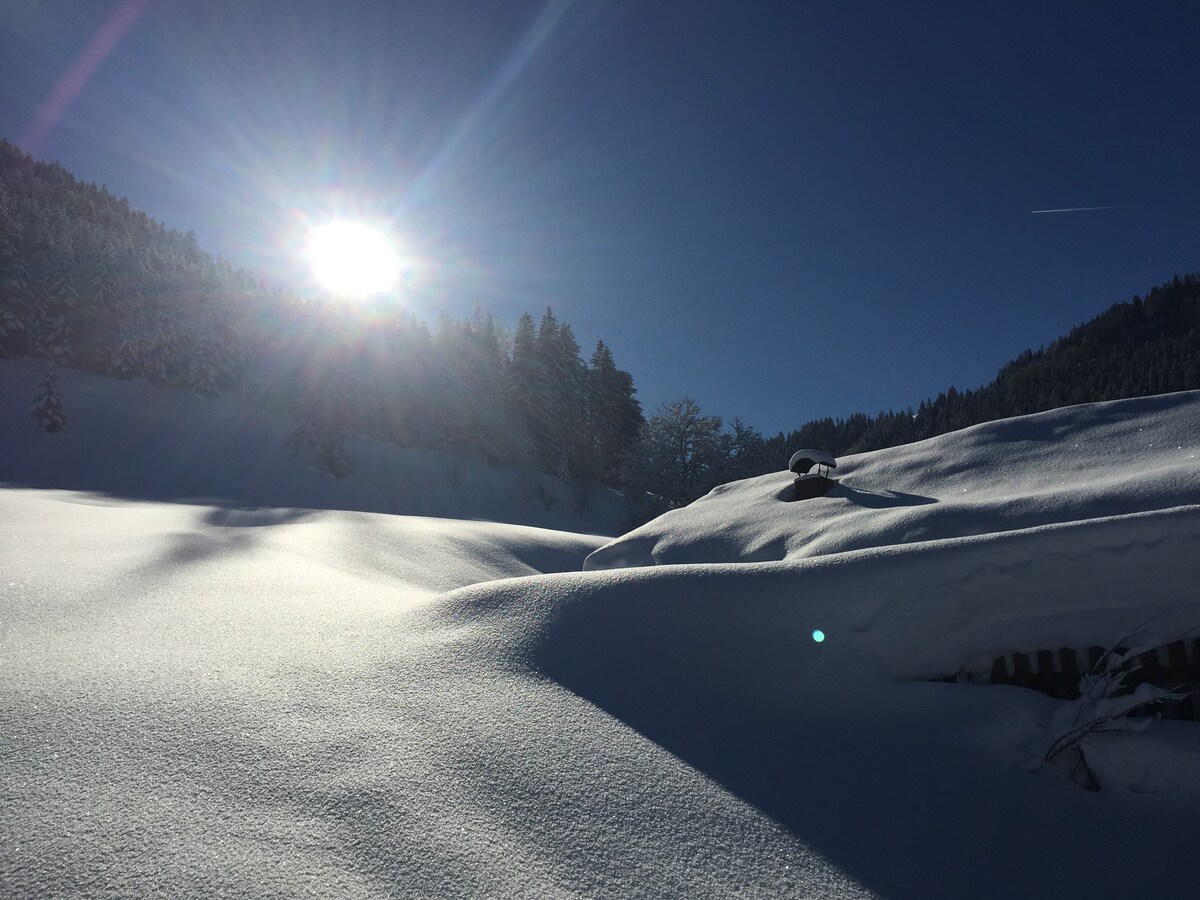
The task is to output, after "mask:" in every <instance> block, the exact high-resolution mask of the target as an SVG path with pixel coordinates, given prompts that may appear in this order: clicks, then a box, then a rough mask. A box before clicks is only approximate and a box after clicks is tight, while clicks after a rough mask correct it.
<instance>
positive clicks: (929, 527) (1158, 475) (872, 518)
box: [587, 391, 1200, 569]
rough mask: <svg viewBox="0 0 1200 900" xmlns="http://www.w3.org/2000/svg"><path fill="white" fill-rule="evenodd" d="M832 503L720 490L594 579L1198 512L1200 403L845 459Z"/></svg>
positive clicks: (1142, 403)
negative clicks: (618, 571) (627, 571)
mask: <svg viewBox="0 0 1200 900" xmlns="http://www.w3.org/2000/svg"><path fill="white" fill-rule="evenodd" d="M836 477H837V478H838V480H839V484H837V485H835V486H834V487H833V488H832V489H831V490H830V491H829V494H828V495H826V496H825V497H818V498H814V499H810V500H803V501H799V502H787V500H789V499H790V498H791V494H792V478H793V476H792V475H791V474H790V473H788V472H780V473H778V474H774V475H764V476H762V477H760V478H751V479H747V480H746V481H739V482H734V483H732V484H727V485H722V486H721V487H718V488H716V489H715V490H713V491H712V492H711V493H709V494H708V496H706V497H703V498H702V499H700V500H697V501H696V502H695V503H693V504H691V505H690V506H687V507H684V508H683V509H679V510H675V511H673V512H669V513H667V514H666V515H663V516H660V517H659V518H657V519H655V520H654V521H652V522H649V523H647V524H646V525H644V526H642V527H641V528H638V529H637V530H635V531H632V532H630V533H629V534H626V535H624V536H623V537H621V538H618V539H617V540H615V541H613V542H612V543H610V544H609V545H607V546H605V547H603V548H601V549H600V550H598V551H597V552H596V553H594V554H593V555H592V556H591V557H590V558H589V559H588V561H587V568H589V569H606V568H613V567H617V566H647V565H656V564H658V565H661V564H675V563H698V562H761V561H764V560H782V559H800V558H803V557H810V556H818V555H824V554H830V553H839V552H843V551H846V550H858V549H863V548H869V547H884V546H891V545H896V544H909V543H913V542H918V541H932V540H943V539H946V538H958V537H964V536H968V535H985V534H996V533H999V532H1006V531H1015V530H1017V529H1028V528H1033V527H1036V526H1042V525H1048V524H1061V523H1064V522H1082V521H1085V520H1090V519H1100V518H1105V517H1111V516H1119V515H1126V514H1129V513H1142V512H1153V511H1157V510H1168V509H1172V508H1174V507H1179V506H1189V505H1194V504H1198V503H1200V392H1197V391H1188V392H1183V393H1179V394H1169V395H1165V396H1158V397H1144V398H1140V399H1134V400H1120V401H1114V402H1111V403H1095V404H1087V405H1083V406H1075V407H1068V408H1064V409H1058V410H1053V411H1051V412H1046V413H1041V414H1039V415H1033V416H1024V417H1021V418H1016V419H1005V420H1002V421H998V422H989V423H986V424H983V425H977V426H975V427H973V428H967V429H964V430H962V431H957V432H953V433H951V434H946V435H942V436H940V437H935V438H931V439H930V440H927V441H921V442H920V443H916V444H909V445H907V446H903V447H895V448H892V449H888V450H879V451H876V452H874V453H863V454H859V455H857V456H848V457H843V458H842V459H840V460H838V468H837V470H836Z"/></svg>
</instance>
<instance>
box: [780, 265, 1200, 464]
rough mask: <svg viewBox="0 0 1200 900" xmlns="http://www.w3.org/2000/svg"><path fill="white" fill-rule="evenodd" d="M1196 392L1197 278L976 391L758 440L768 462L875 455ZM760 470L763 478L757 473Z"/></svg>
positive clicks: (1060, 342)
mask: <svg viewBox="0 0 1200 900" xmlns="http://www.w3.org/2000/svg"><path fill="white" fill-rule="evenodd" d="M1198 388H1200V276H1197V275H1196V274H1191V275H1186V276H1184V277H1182V278H1181V277H1178V276H1176V277H1175V278H1173V279H1172V280H1171V281H1169V282H1168V283H1166V284H1163V285H1160V286H1158V287H1155V288H1153V289H1152V290H1151V291H1150V292H1149V294H1147V295H1146V297H1145V298H1144V299H1143V298H1141V297H1134V298H1133V299H1132V300H1130V301H1129V302H1126V303H1117V304H1115V305H1114V306H1112V307H1111V308H1109V309H1108V310H1107V311H1106V312H1104V313H1102V314H1101V315H1099V316H1097V317H1096V318H1094V319H1092V320H1091V321H1090V322H1087V323H1085V324H1083V325H1080V326H1078V327H1077V328H1074V329H1072V331H1071V332H1070V334H1068V335H1066V336H1065V337H1060V338H1058V339H1057V340H1055V341H1054V342H1052V343H1051V344H1050V345H1049V346H1048V347H1046V348H1044V349H1041V350H1037V351H1032V350H1026V351H1025V352H1024V353H1022V354H1021V355H1020V356H1018V357H1017V358H1016V359H1014V360H1013V361H1012V362H1010V363H1008V364H1007V365H1005V366H1004V367H1003V368H1002V369H1001V370H1000V372H999V373H998V374H997V375H996V379H995V380H994V381H992V382H991V383H990V384H987V385H984V386H983V387H981V388H979V389H978V390H971V391H958V390H956V389H955V388H953V387H951V388H949V389H948V390H947V391H946V392H945V393H942V394H939V395H938V396H937V397H936V398H935V399H933V400H926V401H923V402H922V403H921V404H920V406H918V407H917V408H916V409H913V408H911V407H909V408H908V409H905V410H902V411H900V412H891V411H889V412H884V413H879V414H878V415H876V416H868V415H865V414H862V413H857V414H855V415H852V416H849V417H848V418H845V419H834V418H826V419H820V420H817V421H812V422H808V423H807V424H805V425H803V426H801V427H800V428H799V429H797V430H796V431H792V432H790V433H788V434H787V435H784V434H783V433H780V434H778V435H776V436H775V437H773V438H771V439H770V440H768V441H767V447H768V458H769V459H770V460H771V461H772V462H778V461H779V460H783V459H786V458H787V456H788V455H790V454H791V453H792V452H794V451H795V450H798V449H800V448H802V447H815V448H820V449H823V450H827V451H829V452H831V453H835V454H836V453H859V452H862V451H865V450H879V449H881V448H883V447H894V446H897V445H899V444H906V443H909V442H911V441H919V440H924V439H925V438H929V437H933V436H934V435H938V434H945V433H946V432H950V431H955V430H957V429H959V428H966V427H967V426H969V425H977V424H979V423H980V422H990V421H993V420H995V419H1004V418H1009V417H1011V416H1024V415H1028V414H1030V413H1035V412H1042V411H1044V410H1048V409H1055V408H1057V407H1060V406H1070V405H1072V404H1075V403H1092V402H1096V401H1100V400H1122V399H1126V398H1129V397H1141V396H1145V395H1148V394H1165V393H1170V392H1172V391H1186V390H1195V389H1198ZM764 471H770V469H766V470H764Z"/></svg>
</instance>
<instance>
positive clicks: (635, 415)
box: [0, 140, 1200, 524]
mask: <svg viewBox="0 0 1200 900" xmlns="http://www.w3.org/2000/svg"><path fill="white" fill-rule="evenodd" d="M2 357H9V358H18V357H35V358H40V359H42V360H44V361H45V363H46V369H45V373H44V376H43V378H42V380H41V383H40V384H39V386H38V388H37V392H36V394H35V396H34V397H33V398H32V405H31V416H32V417H33V418H34V420H35V421H37V422H38V424H40V425H41V426H42V427H44V428H45V429H46V430H47V431H58V430H61V429H62V428H65V427H66V426H67V423H68V417H69V398H64V397H63V396H62V393H61V390H60V388H59V384H58V372H59V370H60V369H61V368H62V367H63V366H68V365H69V366H73V367H77V368H80V369H85V370H88V371H93V372H98V373H101V374H104V375H109V376H113V377H118V378H139V377H140V378H145V379H146V380H148V381H150V382H151V383H153V384H155V385H158V386H161V387H166V388H176V389H183V390H189V391H192V392H195V393H198V394H204V395H209V396H216V395H218V394H222V393H227V392H231V391H237V392H240V393H242V394H245V395H247V396H249V397H251V398H253V399H254V400H255V401H256V402H259V403H262V404H264V405H267V406H269V407H272V408H275V409H279V410H282V411H284V412H286V413H288V414H290V415H291V416H292V417H293V418H294V420H295V429H294V431H293V433H292V435H291V437H290V439H289V447H290V449H291V452H292V453H293V454H294V455H296V456H299V457H303V458H305V459H307V460H311V461H312V462H314V463H315V464H317V465H319V466H321V467H322V468H324V469H326V470H328V471H329V472H331V473H333V474H334V475H337V476H346V475H349V474H350V473H351V472H353V470H354V460H353V458H352V456H351V455H350V453H349V452H348V451H347V448H346V437H347V436H348V435H351V434H355V433H357V434H363V435H367V436H370V437H374V438H377V439H380V440H385V441H390V442H394V443H396V444H398V445H400V446H420V447H430V448H434V449H438V450H442V451H445V452H448V453H452V454H456V455H469V456H473V457H476V458H479V459H482V460H485V461H486V462H488V463H490V464H492V465H497V466H498V465H532V466H535V467H537V468H538V469H540V470H541V471H543V472H546V473H550V474H552V475H555V476H557V477H559V478H560V479H562V480H563V481H564V482H569V483H572V484H574V485H576V487H577V489H578V491H579V493H578V497H579V498H580V502H581V503H582V502H583V500H584V499H585V498H586V490H587V486H588V485H589V484H594V483H600V484H604V485H608V486H611V487H614V488H617V489H619V490H621V491H622V492H623V493H624V495H625V496H626V498H627V499H628V501H629V505H630V515H631V524H633V523H637V522H640V521H645V520H646V519H648V518H650V517H652V516H654V515H657V514H659V513H660V512H663V511H665V510H668V509H671V508H674V507H677V506H681V505H685V504H687V503H690V502H691V501H692V500H695V499H696V498H698V497H701V496H703V495H704V494H706V493H707V492H708V491H709V490H711V489H712V488H713V487H715V486H716V485H719V484H722V483H724V482H728V481H732V480H736V479H739V478H747V477H751V476H754V475H760V474H764V473H767V472H773V471H779V470H780V469H782V468H783V466H784V464H785V461H786V460H787V459H788V457H789V456H790V455H791V454H792V453H793V452H794V451H795V450H797V449H801V448H803V447H813V448H818V449H822V450H825V451H827V452H830V453H833V454H836V455H846V454H850V453H858V452H863V451H867V450H876V449H882V448H885V447H891V446H896V445H899V444H904V443H909V442H912V441H918V440H923V439H925V438H929V437H933V436H935V435H938V434H943V433H945V432H948V431H953V430H956V429H959V428H964V427H967V426H969V425H975V424H978V423H980V422H986V421H992V420H994V419H1000V418H1006V417H1009V416H1019V415H1026V414H1029V413H1034V412H1040V411H1042V410H1046V409H1052V408H1055V407H1058V406H1063V405H1067V404H1073V403H1086V402H1093V401H1098V400H1113V399H1119V398H1124V397H1133V396H1139V395H1144V394H1153V393H1163V392H1169V391H1177V390H1191V389H1198V388H1200V278H1198V276H1197V275H1194V274H1192V275H1186V276H1184V277H1176V278H1174V279H1173V280H1171V281H1170V282H1168V283H1166V284H1163V285H1160V286H1158V287H1155V288H1154V289H1152V290H1151V291H1150V292H1149V293H1148V294H1147V295H1146V297H1145V298H1144V299H1143V298H1141V297H1134V298H1133V299H1132V300H1131V301H1129V302H1126V303H1118V304H1116V305H1114V306H1113V307H1111V308H1110V309H1109V310H1107V311H1106V312H1104V313H1102V314H1101V315H1099V316H1097V317H1096V318H1095V319H1093V320H1091V321H1090V322H1087V323H1084V324H1083V325H1080V326H1079V327H1077V328H1075V329H1073V330H1072V331H1071V332H1070V333H1069V334H1068V335H1066V336H1064V337H1061V338H1059V339H1058V340H1056V341H1054V342H1052V343H1051V344H1050V345H1049V346H1048V347H1044V348H1042V349H1039V350H1037V351H1032V350H1027V351H1025V352H1024V353H1022V354H1021V355H1019V356H1018V357H1017V358H1016V359H1014V360H1013V361H1012V362H1010V363H1008V364H1007V365H1005V366H1004V367H1003V368H1002V369H1001V370H1000V371H999V373H998V374H997V376H996V378H995V379H994V380H993V381H992V382H990V383H989V384H987V385H984V386H983V387H981V388H978V389H976V390H968V391H959V390H957V389H955V388H954V387H950V388H948V389H947V390H946V391H945V392H943V393H941V394H939V395H938V396H937V397H935V398H932V399H928V400H924V401H922V402H920V403H919V405H918V406H917V407H916V408H915V409H914V408H912V407H907V408H905V409H903V410H900V411H895V410H889V411H886V412H880V413H878V414H876V415H873V416H871V415H867V414H865V413H855V414H853V415H850V416H848V417H845V418H833V417H826V418H823V419H817V420H813V421H810V422H807V423H805V424H804V425H802V426H800V427H799V428H797V429H795V430H794V431H791V432H788V433H786V434H785V433H783V432H779V433H777V434H776V435H774V436H772V437H769V438H768V437H764V436H763V435H762V434H761V433H759V432H758V431H757V430H756V429H754V428H753V427H751V426H750V425H748V424H746V423H744V422H742V421H741V420H740V419H734V420H733V421H732V423H730V424H729V425H726V424H725V423H724V422H723V420H722V419H721V418H720V417H718V416H712V415H706V414H705V413H704V412H703V411H702V410H701V409H700V407H699V405H698V404H697V403H696V402H695V401H694V400H693V399H692V398H690V397H684V398H681V399H679V400H676V401H673V402H669V403H664V404H662V405H661V406H659V407H658V408H657V409H656V410H655V411H654V412H653V413H652V414H651V415H650V417H649V418H648V419H647V418H645V417H644V416H643V412H642V407H641V404H640V402H639V401H638V400H637V388H636V386H635V384H634V380H633V376H632V375H630V373H629V372H627V371H624V370H622V369H620V368H619V367H618V366H617V363H616V360H615V359H614V357H613V353H612V351H611V349H610V348H609V347H608V346H607V345H606V344H605V343H604V342H603V341H597V343H596V345H595V348H594V349H593V351H592V352H591V354H590V355H589V356H587V357H586V359H585V357H584V355H583V351H582V349H581V348H580V346H579V343H578V341H577V339H576V338H575V335H574V332H573V330H572V328H571V326H570V325H569V324H568V323H566V322H564V321H561V320H560V319H559V318H558V317H557V316H556V315H555V313H554V311H553V309H550V308H547V309H546V310H545V312H544V313H542V315H541V316H540V317H539V318H537V319H535V318H534V317H533V316H532V315H530V314H529V313H528V312H526V313H524V314H522V315H521V316H520V318H519V319H518V320H517V322H516V323H515V326H514V327H513V328H512V329H511V330H509V329H508V328H506V327H504V326H503V325H501V324H499V323H497V322H496V320H495V319H494V318H493V317H492V316H491V315H490V314H489V313H488V312H487V311H486V310H484V309H482V308H477V309H476V310H475V312H474V314H473V315H472V316H470V317H469V318H466V319H456V318H453V317H450V316H447V315H443V316H441V317H440V318H439V319H438V320H437V322H436V323H434V324H433V326H432V327H430V326H429V325H427V324H426V323H424V322H421V321H419V320H417V319H416V318H415V317H413V316H411V315H410V314H408V313H406V312H405V311H404V310H403V309H402V308H401V307H400V306H399V305H398V304H396V303H394V302H389V301H388V300H387V299H386V298H385V299H383V300H380V301H378V302H377V303H375V304H374V305H369V306H364V307H354V308H351V307H347V306H345V305H336V306H335V305H332V304H330V303H328V302H326V301H324V300H323V299H322V298H320V297H318V296H311V295H300V294H297V293H293V292H288V291H284V290H281V289H279V288H277V287H273V286H270V285H267V284H265V283H264V282H262V281H261V280H260V279H258V278H256V277H255V276H254V275H252V274H251V273H249V272H246V271H244V270H242V269H237V268H234V267H233V266H231V265H229V264H228V263H227V262H225V261H224V260H221V259H219V258H217V257H214V256H213V255H211V254H209V253H206V252H205V251H203V250H202V249H201V248H200V246H199V244H198V242H197V240H196V236H195V235H194V234H193V233H191V232H188V233H186V234H183V233H180V232H178V231H175V230H172V229H169V228H167V227H166V226H165V225H162V224H161V223H158V222H155V221H154V220H152V219H151V218H150V217H148V216H147V215H146V214H145V213H142V212H139V211H137V210H133V209H131V208H130V206H129V203H128V201H127V200H125V199H124V198H120V197H116V196H114V195H113V194H112V193H110V192H109V191H108V190H107V189H105V188H103V187H97V186H96V185H95V184H86V183H84V182H82V181H79V180H78V179H76V178H75V177H74V176H73V175H71V173H69V172H68V171H67V170H66V169H64V168H63V167H62V166H60V165H58V164H57V163H43V162H39V161H35V160H33V159H32V158H31V157H29V156H28V155H27V154H25V153H24V152H22V151H21V150H20V149H18V148H17V147H15V146H14V145H12V144H11V143H9V142H8V141H4V140H0V358H2Z"/></svg>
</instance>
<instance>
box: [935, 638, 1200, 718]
mask: <svg viewBox="0 0 1200 900" xmlns="http://www.w3.org/2000/svg"><path fill="white" fill-rule="evenodd" d="M1105 649H1106V648H1104V647H1088V648H1086V649H1082V650H1081V649H1076V648H1074V647H1061V648H1059V649H1057V650H1037V651H1034V652H1032V653H1009V654H1006V655H1005V656H999V657H997V658H996V661H995V662H994V663H993V664H992V668H991V671H990V672H978V673H975V672H960V673H959V674H958V675H953V676H949V677H947V678H946V679H944V680H946V681H970V682H975V683H979V682H983V683H991V684H1013V685H1017V686H1019V687H1025V688H1032V689H1033V690H1035V691H1041V692H1042V693H1043V694H1048V695H1050V696H1051V697H1058V698H1060V699H1062V700H1074V699H1076V698H1077V697H1078V696H1079V678H1080V675H1081V674H1082V673H1083V672H1087V671H1090V670H1092V669H1093V668H1094V667H1095V666H1096V664H1097V663H1098V662H1099V661H1100V658H1101V657H1102V656H1103V655H1104V652H1105ZM1116 650H1117V651H1118V652H1123V648H1121V647H1117V648H1116ZM1135 660H1136V662H1137V664H1138V668H1137V669H1136V670H1135V671H1133V672H1131V673H1130V674H1129V676H1128V677H1127V679H1126V684H1127V685H1128V686H1129V688H1130V690H1132V689H1133V688H1135V687H1137V686H1138V685H1139V684H1143V683H1145V682H1149V683H1150V684H1154V685H1158V686H1160V687H1169V688H1182V689H1183V690H1185V691H1191V694H1190V695H1189V696H1187V697H1185V698H1184V699H1182V700H1179V701H1175V702H1164V703H1162V704H1160V705H1159V706H1158V707H1157V708H1156V709H1155V710H1154V713H1155V714H1156V715H1161V716H1162V718H1164V719H1188V720H1190V721H1194V722H1200V639H1194V640H1187V641H1173V642H1172V643H1170V644H1166V645H1165V646H1162V647H1159V648H1158V649H1156V650H1150V651H1148V652H1146V653H1142V654H1141V655H1139V656H1137V657H1135Z"/></svg>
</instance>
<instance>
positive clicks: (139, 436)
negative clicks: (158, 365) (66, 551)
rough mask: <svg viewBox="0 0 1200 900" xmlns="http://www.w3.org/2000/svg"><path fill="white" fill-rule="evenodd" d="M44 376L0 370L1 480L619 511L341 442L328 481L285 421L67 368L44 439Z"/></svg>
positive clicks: (271, 497)
mask: <svg viewBox="0 0 1200 900" xmlns="http://www.w3.org/2000/svg"><path fill="white" fill-rule="evenodd" d="M44 369H45V364H44V363H37V362H8V361H0V435H3V448H2V450H3V452H2V453H0V484H3V483H8V484H12V485H20V486H27V487H46V488H63V489H68V490H81V491H92V492H102V493H107V494H111V495H113V496H117V497H130V498H138V499H150V500H178V499H185V500H186V499H198V498H202V499H215V500H221V501H223V502H228V503H234V504H244V505H255V506H271V507H284V506H292V507H309V508H317V509H353V510H362V511H366V512H385V513H398V514H403V515H414V516H443V517H450V518H456V519H484V520H488V521H495V522H512V523H516V524H521V525H535V526H540V527H546V528H560V529H563V530H567V531H577V532H587V533H593V534H607V535H614V534H618V533H619V531H620V528H619V525H620V522H621V519H622V517H623V515H624V510H623V505H622V501H621V498H620V497H619V496H617V495H616V494H615V493H613V492H612V491H609V490H606V489H602V488H594V489H593V490H592V491H591V492H590V494H589V496H588V497H587V503H586V506H585V508H584V510H583V511H582V513H581V512H580V511H579V510H578V509H577V498H576V497H575V496H574V492H573V490H572V489H571V488H569V487H567V486H566V485H563V484H562V483H560V482H558V481H557V480H555V479H552V478H548V477H546V476H543V475H539V474H537V473H535V472H532V471H524V470H518V469H495V468H491V467H489V466H487V465H485V464H483V463H480V462H473V461H471V460H467V459H458V460H456V459H455V458H453V457H451V456H448V455H446V454H442V453H437V452H435V451H432V450H426V449H422V448H400V447H397V446H395V445H394V444H389V443H386V442H382V441H374V440H369V439H366V438H351V439H349V440H348V441H347V447H348V449H349V450H350V452H351V453H352V454H353V456H354V457H355V460H356V461H357V463H358V468H357V470H356V472H355V473H354V474H353V475H352V476H350V477H348V478H342V479H337V478H334V477H333V476H331V475H329V474H327V473H325V472H320V471H317V470H316V469H314V468H312V467H310V466H306V465H304V464H303V463H302V462H300V461H297V460H294V459H290V458H289V457H288V455H287V452H286V450H285V448H284V444H285V441H286V440H287V437H288V435H289V434H290V433H291V430H292V428H293V426H294V423H293V422H292V421H291V420H290V419H289V418H288V417H287V416H284V415H280V414H277V413H272V412H271V411H269V410H264V409H263V408H262V407H261V406H259V405H256V404H254V403H250V402H247V401H246V400H245V399H244V398H241V397H237V396H233V397H222V398H220V399H216V400H212V399H206V398H203V397H197V396H194V395H190V394H186V393H183V392H181V391H168V390H160V389H158V388H155V387H152V386H151V385H149V384H147V383H146V382H145V381H120V380H117V379H112V378H102V377H99V376H96V375H89V374H85V373H81V372H73V371H68V372H64V373H63V374H62V377H61V379H60V386H61V389H62V392H63V394H64V396H65V398H66V403H67V415H68V425H67V429H66V430H65V431H63V432H61V433H59V434H46V433H45V432H43V431H41V430H40V429H39V428H38V427H37V426H36V425H35V424H34V422H33V421H32V420H31V419H30V418H29V416H28V413H29V402H30V397H32V396H33V393H34V388H35V387H36V385H37V383H38V380H39V379H40V378H41V376H42V372H43V370H44Z"/></svg>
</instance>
